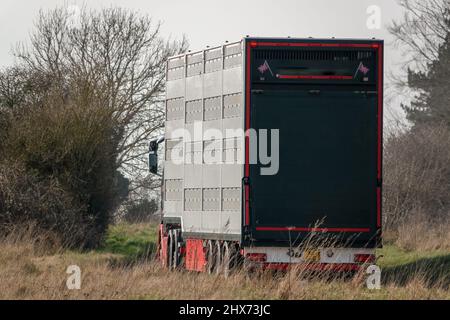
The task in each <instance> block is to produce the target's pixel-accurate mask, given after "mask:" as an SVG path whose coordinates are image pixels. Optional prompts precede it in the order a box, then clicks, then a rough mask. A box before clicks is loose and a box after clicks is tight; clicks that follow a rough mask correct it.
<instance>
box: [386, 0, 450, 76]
mask: <svg viewBox="0 0 450 320" xmlns="http://www.w3.org/2000/svg"><path fill="white" fill-rule="evenodd" d="M399 4H400V5H401V6H402V7H403V8H404V10H405V13H404V15H403V19H402V20H401V21H399V22H396V21H394V22H393V23H392V25H391V26H390V27H389V32H390V33H391V34H392V35H393V36H394V37H395V42H394V44H395V45H397V47H400V48H401V49H403V52H404V55H405V58H406V59H407V60H406V61H405V66H406V67H410V68H414V69H416V70H418V71H425V70H427V68H428V64H429V63H431V62H433V61H435V60H436V59H437V58H438V56H439V48H440V46H441V44H442V43H443V42H445V41H447V34H448V23H447V21H448V19H450V11H449V10H450V1H449V0H400V1H399Z"/></svg>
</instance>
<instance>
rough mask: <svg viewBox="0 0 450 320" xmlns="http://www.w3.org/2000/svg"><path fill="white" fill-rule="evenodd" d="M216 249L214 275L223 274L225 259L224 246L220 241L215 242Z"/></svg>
mask: <svg viewBox="0 0 450 320" xmlns="http://www.w3.org/2000/svg"><path fill="white" fill-rule="evenodd" d="M214 247H215V261H214V273H215V274H217V275H218V274H220V273H221V272H222V259H223V250H222V245H221V244H220V242H219V241H215V242H214Z"/></svg>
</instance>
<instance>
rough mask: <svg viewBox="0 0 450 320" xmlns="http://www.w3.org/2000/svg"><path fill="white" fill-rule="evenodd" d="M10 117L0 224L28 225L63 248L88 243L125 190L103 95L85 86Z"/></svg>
mask: <svg viewBox="0 0 450 320" xmlns="http://www.w3.org/2000/svg"><path fill="white" fill-rule="evenodd" d="M76 86H77V84H73V85H72V88H73V93H72V94H71V96H69V97H62V96H61V95H60V94H59V92H57V93H52V94H49V95H48V97H46V98H45V99H44V100H42V101H41V103H42V104H41V105H39V106H32V107H26V108H25V107H24V108H23V109H22V112H20V113H18V115H16V116H15V117H12V118H11V119H10V126H9V127H10V129H9V130H8V132H7V137H6V139H5V140H4V141H3V143H2V145H3V150H4V154H3V156H4V157H3V159H2V161H1V163H2V165H1V167H0V168H1V171H0V174H1V180H0V225H3V228H4V229H5V226H8V225H12V224H22V223H25V222H33V223H36V225H37V226H38V227H40V228H43V229H45V230H51V231H54V232H56V233H57V234H58V235H59V236H60V237H61V242H62V243H63V244H65V245H68V246H77V247H80V246H81V247H94V246H97V245H98V244H99V243H100V241H101V240H102V237H103V235H104V234H105V231H106V229H107V226H108V224H109V222H110V220H111V216H112V213H113V210H114V209H115V208H116V206H117V205H118V204H119V203H120V202H121V201H122V200H123V199H124V197H125V196H126V195H127V180H126V179H125V178H123V176H122V175H121V174H120V172H119V171H118V170H117V167H118V166H117V164H116V158H117V154H116V149H117V144H118V143H119V142H120V139H121V135H120V133H118V132H116V124H115V122H114V119H113V117H112V114H111V112H109V110H108V108H107V107H105V106H103V104H102V97H101V96H98V95H97V94H95V93H93V91H92V92H91V91H89V90H86V86H83V87H82V89H80V90H78V89H77V87H76Z"/></svg>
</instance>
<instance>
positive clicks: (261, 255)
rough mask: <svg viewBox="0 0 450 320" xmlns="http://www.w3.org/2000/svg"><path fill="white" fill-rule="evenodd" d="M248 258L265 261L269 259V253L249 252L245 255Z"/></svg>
mask: <svg viewBox="0 0 450 320" xmlns="http://www.w3.org/2000/svg"><path fill="white" fill-rule="evenodd" d="M245 257H246V258H247V259H248V260H250V261H254V262H265V261H267V254H265V253H247V255H246V256H245Z"/></svg>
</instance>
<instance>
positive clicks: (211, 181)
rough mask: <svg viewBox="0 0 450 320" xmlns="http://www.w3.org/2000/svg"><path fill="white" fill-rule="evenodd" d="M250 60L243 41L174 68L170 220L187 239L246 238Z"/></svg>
mask: <svg viewBox="0 0 450 320" xmlns="http://www.w3.org/2000/svg"><path fill="white" fill-rule="evenodd" d="M243 57H244V51H243V45H242V41H241V42H237V43H231V44H226V45H224V46H220V47H216V48H211V49H207V50H203V51H199V52H194V53H187V54H185V55H180V56H176V57H172V58H170V59H169V60H168V62H167V87H166V90H167V91H166V122H165V136H166V142H165V152H164V160H165V161H164V187H163V188H164V209H163V214H164V217H168V218H169V217H170V218H171V217H179V218H181V223H182V231H183V233H188V234H191V235H195V234H198V235H199V236H200V235H205V234H210V235H211V234H212V235H217V237H218V238H221V237H225V238H230V237H236V238H239V237H240V233H241V215H242V213H241V210H242V209H241V208H242V205H241V197H242V190H241V184H242V177H243V173H244V165H243V157H244V147H243V146H244V134H243V133H244V131H243V129H244V101H243V91H244V82H243V72H244V70H243Z"/></svg>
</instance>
